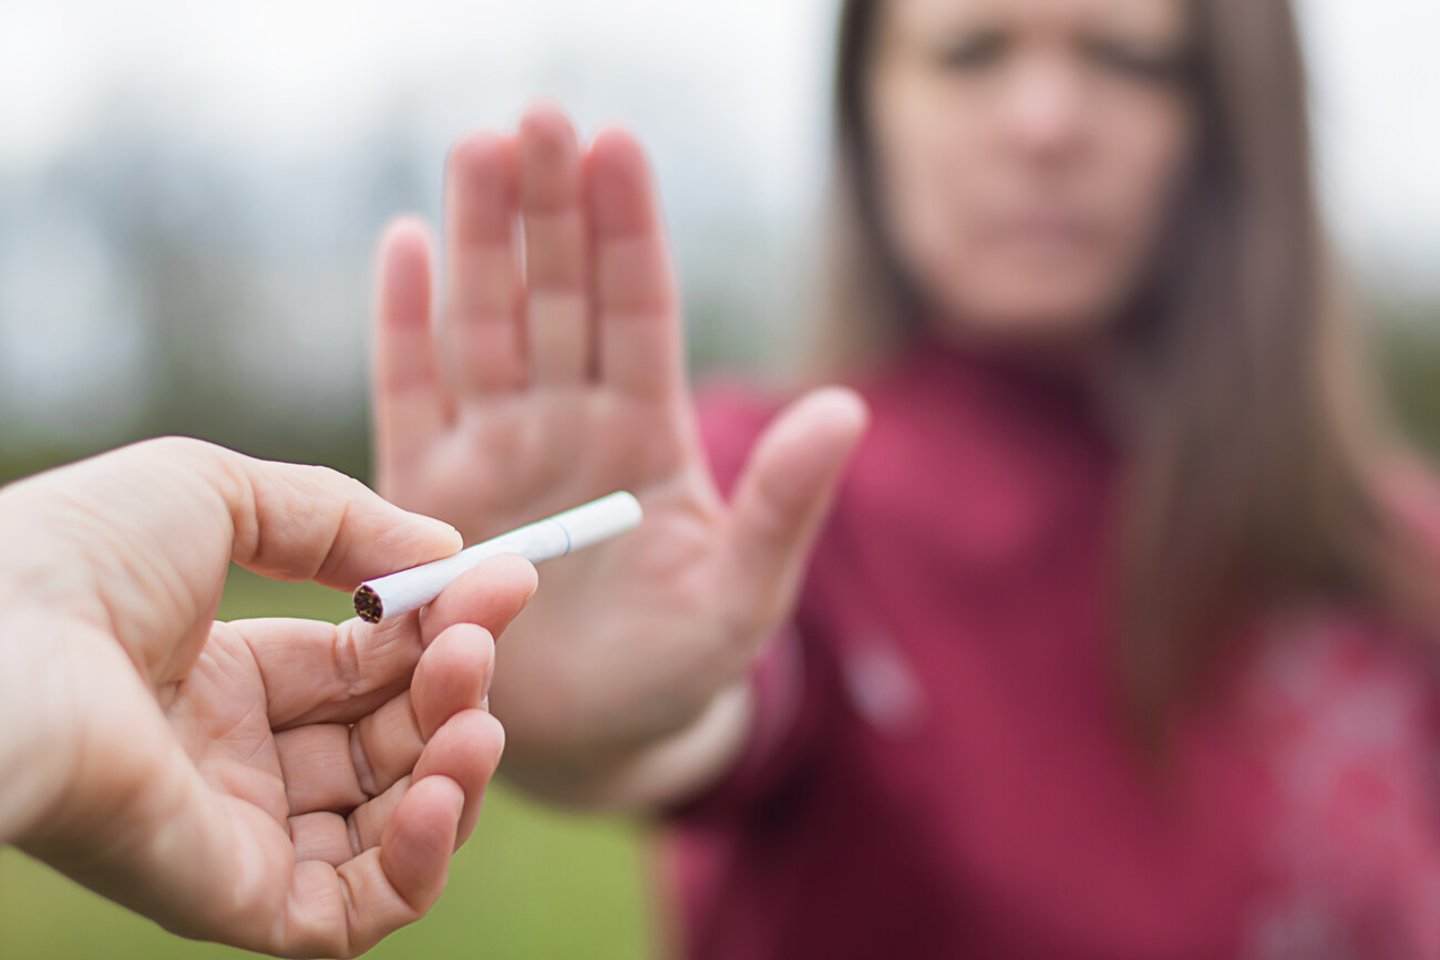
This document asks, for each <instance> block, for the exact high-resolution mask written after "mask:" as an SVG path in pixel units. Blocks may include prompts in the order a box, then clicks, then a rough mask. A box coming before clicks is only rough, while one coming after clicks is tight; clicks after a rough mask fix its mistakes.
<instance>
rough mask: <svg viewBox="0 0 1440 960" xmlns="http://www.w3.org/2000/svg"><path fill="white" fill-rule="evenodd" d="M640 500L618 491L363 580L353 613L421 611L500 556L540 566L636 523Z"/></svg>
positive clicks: (369, 616)
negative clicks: (432, 559) (463, 576)
mask: <svg viewBox="0 0 1440 960" xmlns="http://www.w3.org/2000/svg"><path fill="white" fill-rule="evenodd" d="M640 517H641V510H640V501H639V500H636V499H635V496H634V494H630V493H626V492H625V491H623V490H622V491H620V492H618V493H612V494H610V495H609V496H605V497H601V498H600V499H599V500H592V501H591V502H589V503H586V504H583V505H581V506H578V507H575V508H574V509H571V510H566V511H564V512H563V513H557V514H555V516H553V517H548V518H546V519H544V520H540V521H537V522H535V523H531V524H527V525H526V526H523V527H520V528H519V529H516V530H511V531H510V532H509V533H502V534H501V535H500V536H498V537H495V538H493V539H490V540H485V541H483V542H481V543H477V544H475V545H474V546H473V547H467V548H466V549H464V550H461V551H460V552H459V553H457V554H454V555H453V556H449V557H446V558H445V559H444V560H436V561H435V562H434V563H425V564H421V565H420V566H418V567H411V568H410V569H409V570H401V571H400V572H399V573H392V574H390V575H389V576H385V577H380V578H378V579H375V580H367V581H365V582H364V583H362V584H360V586H359V587H358V588H357V589H356V590H355V612H356V614H358V615H359V617H360V619H361V620H364V621H365V622H366V623H379V622H380V621H381V620H387V619H389V618H390V617H398V616H400V615H401V614H402V613H409V612H410V611H411V610H419V609H420V608H421V607H423V606H425V605H426V604H427V603H429V602H430V601H432V600H434V599H435V598H436V597H438V596H440V593H441V591H443V590H444V589H445V588H446V587H448V586H449V585H450V584H451V583H452V582H453V581H454V580H455V579H456V578H457V577H459V576H460V575H461V574H462V573H464V572H466V571H467V570H473V569H474V568H475V567H478V566H479V565H480V564H481V563H482V562H484V561H486V560H488V559H490V558H491V557H498V556H500V555H501V554H506V553H512V554H518V555H519V556H522V557H524V558H525V559H526V560H529V561H530V562H531V563H544V562H545V561H546V560H554V559H556V558H558V557H563V556H565V555H566V554H567V553H573V552H574V551H576V550H581V549H584V548H585V547H588V546H590V545H591V544H595V543H599V542H600V541H602V540H608V539H610V538H611V537H613V536H616V535H617V534H621V533H624V532H625V531H626V530H629V529H631V528H633V527H634V526H636V525H637V524H639V522H640Z"/></svg>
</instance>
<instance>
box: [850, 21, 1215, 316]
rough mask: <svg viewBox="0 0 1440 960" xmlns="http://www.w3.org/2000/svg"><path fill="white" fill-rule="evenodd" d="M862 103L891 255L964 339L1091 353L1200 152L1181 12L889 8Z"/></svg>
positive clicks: (1133, 284)
mask: <svg viewBox="0 0 1440 960" xmlns="http://www.w3.org/2000/svg"><path fill="white" fill-rule="evenodd" d="M883 8H884V10H883V13H882V14H881V16H880V23H879V34H878V36H877V37H876V39H875V46H874V47H873V48H872V50H873V59H872V60H871V63H870V71H869V85H868V88H867V90H866V96H867V102H866V109H867V122H868V124H869V128H870V130H871V136H872V145H873V146H872V148H873V150H874V159H875V161H876V167H875V169H876V176H877V178H878V180H877V183H876V187H877V188H878V190H879V197H880V206H881V209H882V211H883V212H884V214H883V215H884V219H885V228H886V229H887V231H888V234H889V240H890V242H891V244H892V246H893V248H894V249H895V251H896V252H897V254H898V257H899V260H900V263H901V265H902V267H903V268H904V269H905V270H906V272H907V275H908V277H909V279H910V280H911V281H912V282H914V283H915V284H917V285H918V287H919V289H920V290H921V291H922V293H923V294H924V295H925V297H926V298H927V299H928V301H929V305H930V307H931V308H932V310H934V311H935V313H936V315H937V318H938V319H939V320H940V321H942V322H943V323H944V324H945V325H946V327H947V329H949V330H951V331H952V332H953V333H956V334H958V335H960V336H962V337H965V338H982V339H992V340H993V339H997V338H998V339H1006V340H1039V341H1050V342H1054V341H1057V340H1071V339H1090V338H1091V336H1092V335H1093V334H1095V333H1097V332H1098V331H1100V330H1101V329H1103V327H1104V326H1105V325H1106V324H1107V323H1109V322H1110V321H1111V320H1112V319H1113V318H1114V317H1115V314H1116V312H1117V311H1118V310H1120V309H1121V308H1122V307H1123V305H1124V302H1125V300H1126V298H1127V297H1128V296H1129V295H1130V294H1131V292H1132V291H1133V290H1134V289H1135V287H1136V285H1137V282H1138V280H1139V277H1140V275H1141V273H1142V272H1143V271H1144V270H1145V269H1146V267H1147V266H1149V264H1150V256H1149V255H1150V253H1151V251H1152V249H1153V247H1154V246H1155V244H1156V241H1157V234H1158V233H1159V231H1160V227H1161V222H1162V220H1163V219H1164V215H1165V211H1166V207H1167V202H1168V200H1169V197H1170V195H1171V193H1172V192H1173V189H1174V187H1175V184H1176V181H1177V179H1178V178H1179V176H1180V175H1181V172H1182V170H1183V167H1184V165H1185V162H1186V159H1187V156H1188V154H1189V150H1190V140H1191V136H1192V129H1191V127H1192V122H1193V121H1192V117H1191V108H1190V104H1189V100H1188V97H1187V94H1186V88H1185V85H1184V79H1183V73H1184V69H1183V68H1184V58H1185V49H1186V40H1187V37H1186V22H1185V12H1184V9H1183V6H1182V3H1181V0H886V2H885V3H884V4H883Z"/></svg>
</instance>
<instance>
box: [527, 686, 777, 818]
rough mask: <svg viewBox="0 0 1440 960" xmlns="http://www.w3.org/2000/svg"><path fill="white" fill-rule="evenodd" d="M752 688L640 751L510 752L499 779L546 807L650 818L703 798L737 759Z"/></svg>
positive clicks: (727, 696)
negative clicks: (535, 754) (561, 756)
mask: <svg viewBox="0 0 1440 960" xmlns="http://www.w3.org/2000/svg"><path fill="white" fill-rule="evenodd" d="M753 706H754V703H753V699H752V692H751V689H750V685H749V683H748V682H747V681H742V682H740V683H738V684H737V685H735V686H734V687H731V688H729V689H728V690H726V691H724V692H722V693H720V694H719V695H717V696H716V697H715V699H713V700H712V701H711V702H710V704H709V705H708V706H707V707H706V709H705V710H704V711H703V712H701V714H700V715H699V716H698V717H696V718H695V720H694V721H693V722H691V723H690V724H688V725H687V726H685V727H684V728H682V729H681V730H679V731H678V732H676V733H675V734H673V735H671V736H669V737H666V738H664V739H662V740H660V741H657V742H654V743H650V744H646V745H644V746H642V747H639V748H634V749H628V750H618V751H614V752H609V753H604V754H597V753H596V752H594V751H590V752H587V753H585V754H576V755H574V756H573V757H567V758H564V759H557V758H555V757H553V756H546V757H544V758H536V759H533V760H532V759H530V758H527V757H526V756H525V751H524V750H523V747H522V748H521V749H518V750H516V749H512V750H510V751H508V752H507V754H506V758H505V761H504V763H503V764H502V766H501V773H502V774H504V775H505V777H506V778H507V779H508V780H510V781H511V782H513V783H515V784H516V785H517V786H519V787H520V788H522V789H523V790H525V791H526V792H527V793H530V794H532V795H534V796H536V797H538V798H540V799H542V800H545V801H547V802H550V803H554V804H558V805H560V806H566V807H573V808H577V809H583V810H590V811H597V812H599V811H605V812H618V813H628V814H639V815H644V814H650V813H655V812H658V811H661V810H664V809H666V808H669V807H673V806H675V805H676V804H679V803H682V802H684V801H685V800H686V799H688V798H690V797H693V796H696V795H698V794H700V793H701V792H703V791H704V790H705V789H706V788H707V787H709V786H711V785H712V784H714V783H716V782H718V781H719V780H721V779H722V778H723V777H724V776H725V774H726V773H727V772H729V771H730V769H731V768H732V767H733V766H734V765H735V763H736V762H737V761H738V760H739V758H740V755H741V753H742V751H743V750H744V747H745V743H746V740H747V739H748V736H749V733H750V725H751V722H752V720H753V717H754V711H753Z"/></svg>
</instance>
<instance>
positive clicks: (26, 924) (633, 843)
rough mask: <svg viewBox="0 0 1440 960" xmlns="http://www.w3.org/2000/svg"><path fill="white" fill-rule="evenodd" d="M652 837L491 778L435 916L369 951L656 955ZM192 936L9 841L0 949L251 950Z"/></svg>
mask: <svg viewBox="0 0 1440 960" xmlns="http://www.w3.org/2000/svg"><path fill="white" fill-rule="evenodd" d="M348 612H349V611H348V598H347V597H345V596H343V595H341V594H337V593H335V592H333V591H328V590H324V589H323V588H320V587H316V586H314V585H310V584H302V585H290V584H271V583H269V582H267V581H263V580H260V579H259V578H256V577H253V576H251V575H249V574H245V573H243V572H237V573H236V574H235V575H234V576H232V577H231V581H230V584H229V589H227V591H226V600H225V605H224V607H223V608H222V616H224V617H226V618H240V617H253V616H304V617H315V618H322V619H328V620H338V619H340V618H342V617H344V616H346V615H347V614H348ZM644 861H645V848H644V838H643V837H642V836H641V835H640V833H639V832H638V831H637V830H636V829H635V828H634V827H633V826H631V825H629V824H625V823H618V822H612V821H600V820H594V819H581V818H576V817H568V816H563V815H560V814H557V813H555V812H553V811H548V810H544V809H541V808H539V807H536V806H535V805H533V804H530V803H528V802H526V801H525V800H524V799H522V798H520V797H518V796H517V795H516V794H515V793H514V792H513V791H509V790H506V789H504V787H503V786H496V787H492V788H491V790H490V791H489V793H488V794H487V796H486V801H485V811H484V814H483V815H482V816H481V818H480V826H479V828H478V829H477V830H476V833H475V836H474V837H473V838H472V839H471V840H470V842H469V843H468V844H466V846H465V848H464V849H463V850H461V851H460V853H459V854H458V855H457V857H456V860H455V864H454V866H453V868H452V870H451V873H450V885H449V887H448V888H447V889H446V891H445V894H444V895H443V896H442V897H441V898H440V902H439V903H438V904H436V906H435V908H434V909H433V910H432V911H431V912H430V915H429V916H427V917H426V918H425V919H424V920H422V921H420V922H419V923H418V924H415V925H414V926H411V927H408V928H406V929H405V930H402V931H400V932H399V933H396V934H395V935H394V936H392V937H390V938H389V939H388V940H386V941H385V942H384V943H382V944H381V945H380V946H379V947H377V948H376V949H375V950H373V951H371V953H369V954H367V956H369V957H376V958H411V957H415V958H425V960H444V958H449V957H465V958H484V960H496V958H509V957H525V958H531V957H534V958H542V960H543V958H551V957H554V958H562V957H563V958H572V957H583V958H586V960H606V958H625V960H632V958H644V957H648V956H652V955H654V954H655V953H656V948H655V937H654V929H655V928H654V925H653V924H652V923H651V921H650V915H649V905H648V902H647V894H646V891H647V882H646V878H645V871H644V868H645V862H644ZM244 956H250V955H249V954H246V953H243V952H242V951H237V950H231V949H228V948H225V947H217V946H214V945H212V944H200V943H193V942H190V941H186V940H181V939H179V938H177V937H174V936H171V935H170V934H168V933H165V932H164V931H162V930H160V929H159V928H158V927H156V926H155V925H154V924H152V923H150V922H149V921H147V920H143V919H141V918H140V917H137V916H135V915H133V914H131V913H128V912H127V911H125V910H123V909H121V908H119V907H116V906H115V905H113V904H111V903H109V902H107V901H105V900H102V899H100V898H99V897H97V896H95V895H93V894H91V893H89V892H88V891H85V890H83V889H81V888H80V887H78V886H76V885H75V884H73V883H70V882H69V881H68V880H66V879H64V878H63V877H60V876H59V875H57V874H55V873H53V872H51V871H50V870H48V869H47V868H45V867H43V866H41V865H39V864H37V863H35V862H33V861H31V860H29V859H27V858H26V857H25V856H23V855H22V854H20V853H17V852H16V851H15V850H13V849H0V958H3V960H22V958H23V960H28V958H32V957H35V958H52V957H66V958H69V957H75V958H85V957H95V958H105V960H167V958H226V957H232V958H239V957H244Z"/></svg>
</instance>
